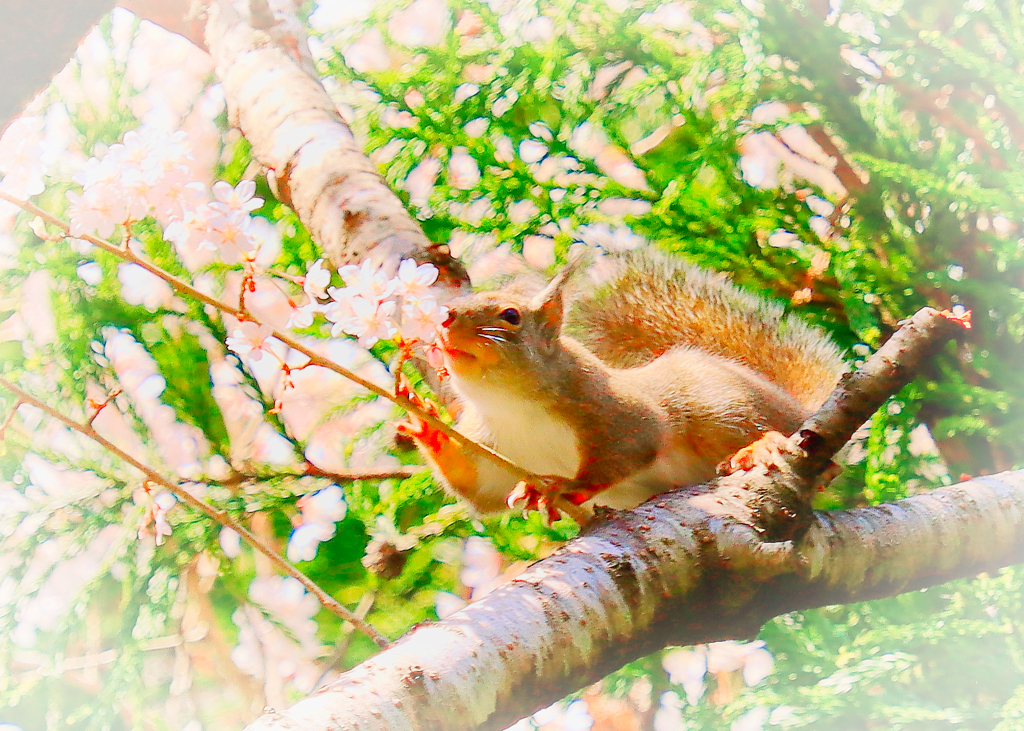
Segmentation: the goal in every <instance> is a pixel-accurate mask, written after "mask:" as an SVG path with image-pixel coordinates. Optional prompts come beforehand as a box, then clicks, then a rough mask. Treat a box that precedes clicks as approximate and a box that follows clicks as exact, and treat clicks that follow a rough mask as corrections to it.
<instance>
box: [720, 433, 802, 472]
mask: <svg viewBox="0 0 1024 731" xmlns="http://www.w3.org/2000/svg"><path fill="white" fill-rule="evenodd" d="M802 452H803V450H801V449H800V448H799V447H798V446H796V445H795V444H793V442H792V441H791V440H790V438H789V437H787V436H786V435H785V434H782V433H780V432H777V431H769V432H765V433H764V434H763V435H762V436H761V438H760V439H758V440H757V441H756V442H754V443H753V444H748V445H747V446H746V447H744V448H743V449H741V450H739V451H738V452H736V454H734V455H732V456H731V457H729V458H728V459H726V460H725V461H723V462H721V463H720V464H719V465H718V474H719V475H722V476H725V475H731V474H733V473H735V472H742V471H744V470H749V469H753V468H754V467H756V466H757V465H761V466H763V467H764V468H765V469H766V470H768V471H769V472H770V471H772V470H779V471H781V470H785V469H787V468H788V460H787V456H796V455H800V454H802Z"/></svg>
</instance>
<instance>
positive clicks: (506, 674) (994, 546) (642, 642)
mask: <svg viewBox="0 0 1024 731" xmlns="http://www.w3.org/2000/svg"><path fill="white" fill-rule="evenodd" d="M956 329H957V325H956V321H955V320H953V319H950V318H949V317H948V316H946V315H943V314H941V313H938V312H936V311H934V310H924V311H922V312H921V313H919V314H918V315H917V316H915V318H914V319H913V320H911V321H909V322H908V323H907V325H906V327H905V328H904V330H903V331H901V332H900V333H899V334H898V335H897V336H894V338H893V339H892V340H891V342H890V343H889V344H887V346H886V347H883V348H882V349H881V350H880V351H879V352H878V353H876V354H875V355H874V356H872V357H871V358H870V359H869V360H868V362H867V363H866V364H865V366H864V368H863V369H862V373H863V375H860V376H850V377H848V378H846V379H844V382H843V383H842V384H841V385H840V388H839V389H838V390H837V393H836V394H834V395H833V398H832V399H830V401H829V402H828V404H826V406H825V407H824V408H823V409H822V411H821V412H819V414H817V415H815V417H812V419H810V420H808V422H807V424H805V425H804V429H803V430H802V431H801V432H799V433H798V434H797V435H796V436H795V437H794V439H793V440H792V443H791V446H793V447H798V446H799V445H800V442H801V441H803V442H808V450H807V452H806V453H805V452H804V451H803V450H801V449H792V450H790V452H784V453H783V454H781V455H780V457H781V460H780V461H779V464H778V467H776V468H768V467H767V466H762V465H758V466H755V467H754V468H753V469H750V470H747V471H746V472H741V473H737V474H733V475H729V476H727V477H722V478H719V479H717V480H714V481H712V482H711V483H708V484H707V485H703V486H699V487H695V488H689V489H683V490H679V491H676V492H673V493H669V494H666V495H660V496H657V497H655V498H652V499H651V500H650V501H648V502H647V503H645V504H643V505H641V506H640V507H639V508H637V509H636V510H635V511H632V512H628V513H610V514H609V515H608V516H606V518H607V519H606V520H602V521H597V522H596V523H595V524H594V525H592V526H591V527H590V528H588V529H587V530H586V531H585V532H584V534H583V535H581V536H580V537H579V538H577V539H576V540H574V541H572V542H570V543H568V544H567V545H566V546H565V547H563V548H562V549H561V550H559V551H558V552H556V553H555V554H554V555H553V556H551V557H550V558H548V559H545V560H543V561H540V562H538V563H537V564H535V565H534V566H533V567H532V568H531V569H529V570H528V571H527V572H526V573H524V574H522V575H521V576H520V577H518V578H517V579H515V580H513V581H512V582H511V583H509V584H508V585H506V586H505V587H502V588H501V589H499V590H497V591H495V592H493V593H491V594H489V595H487V596H486V597H484V598H483V599H482V600H480V601H479V602H477V603H475V604H472V605H470V606H469V607H467V608H466V609H464V610H463V611H461V612H459V613H457V614H455V615H453V616H452V617H449V618H448V619H446V620H444V621H442V622H438V623H436V624H433V625H429V626H425V627H420V628H418V629H416V630H414V631H413V632H411V633H409V634H408V635H407V636H406V637H405V638H403V639H402V640H400V641H398V642H397V643H396V644H395V645H394V646H392V647H391V648H389V649H388V650H386V651H384V652H383V653H381V654H380V655H378V656H377V657H375V658H373V659H372V660H369V661H367V662H365V663H363V664H362V665H360V666H359V667H357V668H355V669H353V670H351V671H349V672H348V673H346V674H345V675H344V676H342V678H340V679H339V680H338V681H337V682H336V683H334V684H332V685H331V686H329V687H327V688H325V689H324V690H322V691H320V692H319V693H317V694H315V695H313V696H310V697H308V698H306V699H304V700H302V701H300V702H299V703H297V704H296V705H295V706H293V707H292V708H291V709H289V710H288V711H286V712H284V713H270V714H267V715H265V716H263V717H262V718H261V719H259V720H258V721H257V722H256V723H254V724H253V725H252V726H250V731H256V730H260V731H264V730H266V731H269V730H270V729H275V730H278V731H279V730H281V729H298V728H301V729H304V730H308V731H317V730H320V729H323V730H325V731H326V730H327V729H360V730H362V729H389V731H396V730H399V729H417V730H421V729H431V730H433V729H453V730H454V729H459V730H460V731H462V730H464V729H475V728H481V729H501V728H504V727H506V726H508V725H509V724H511V723H513V722H514V721H516V720H517V719H519V718H522V717H523V716H525V715H527V714H529V713H532V712H533V711H535V710H537V709H539V708H542V707H544V706H546V705H548V704H550V703H551V702H553V701H555V700H557V699H559V698H562V697H564V696H565V695H566V694H568V693H570V692H573V691H575V690H578V689H579V688H580V687H582V686H584V685H586V684H587V683H589V682H592V681H594V680H597V679H599V678H601V677H603V676H605V675H607V674H608V673H609V672H611V671H613V670H615V669H617V668H619V667H621V666H622V665H623V664H625V663H627V662H630V661H632V660H635V659H636V658H638V657H642V656H644V655H646V654H649V653H650V652H653V651H655V650H657V649H659V648H661V647H664V646H665V645H667V644H693V643H696V642H707V641H712V640H720V639H725V638H732V639H735V638H739V637H749V636H753V635H754V634H756V632H757V631H758V629H759V628H760V627H761V626H762V624H763V623H764V622H765V621H767V620H768V619H770V618H771V617H774V616H776V615H778V614H779V613H782V612H786V611H790V610H793V609H798V608H809V607H816V606H821V605H823V604H830V603H835V602H849V601H856V600H859V599H869V598H874V597H878V596H886V595H891V594H896V593H899V592H902V591H907V590H910V589H914V588H918V587H921V586H929V585H932V584H936V583H940V582H943V581H947V580H949V579H952V578H956V577H959V576H968V575H971V574H973V573H976V572H978V571H980V570H987V569H992V568H996V567H999V566H1004V565H1007V564H1009V563H1013V562H1015V561H1018V560H1020V559H1021V558H1022V557H1024V535H1022V534H1021V530H1020V529H1021V528H1022V527H1024V525H1022V524H1024V472H1020V473H1008V474H1005V475H1002V476H998V477H990V478H984V479H982V480H978V481H974V482H970V483H964V484H961V485H956V486H953V487H950V488H945V489H942V490H937V491H935V492H933V493H930V494H927V495H921V496H917V497H913V498H910V499H907V500H903V501H900V502H898V503H895V504H891V505H883V506H879V507H873V508H866V509H862V510H853V511H847V512H840V513H829V514H812V513H810V511H809V509H808V508H807V504H806V503H807V496H808V494H809V493H810V490H809V488H808V485H809V484H810V480H809V479H808V478H809V477H812V476H813V475H812V474H811V471H810V469H809V466H810V465H819V466H820V465H821V464H822V462H823V456H824V460H825V461H827V459H828V458H829V457H830V456H831V453H826V452H827V450H826V449H825V448H826V447H828V448H831V445H833V444H841V443H842V441H843V440H845V439H846V438H847V437H848V436H849V433H850V432H852V429H853V428H854V427H855V426H856V424H859V423H860V421H858V420H861V421H862V420H863V417H864V412H865V410H867V409H869V408H870V409H871V410H873V409H874V408H876V407H877V405H878V404H879V403H881V401H883V400H884V399H885V398H886V397H887V396H888V395H890V394H891V393H892V392H893V391H895V390H896V389H898V388H899V387H901V386H902V385H903V384H904V383H905V382H906V380H907V379H908V378H909V377H910V375H912V372H913V371H912V367H913V366H916V365H917V364H919V363H920V362H921V361H922V360H923V359H924V358H925V357H927V355H928V353H930V352H932V351H934V349H935V348H936V347H937V346H938V345H939V344H941V342H942V341H943V340H944V339H945V337H946V336H948V334H949V333H950V332H951V331H953V330H956ZM871 404H873V405H871ZM847 411H849V412H850V413H851V414H852V416H851V417H850V418H845V417H841V416H840V414H841V413H845V412H847ZM867 413H870V411H868V412H867ZM854 422H856V424H855V423H854ZM844 434H845V436H843V435H844Z"/></svg>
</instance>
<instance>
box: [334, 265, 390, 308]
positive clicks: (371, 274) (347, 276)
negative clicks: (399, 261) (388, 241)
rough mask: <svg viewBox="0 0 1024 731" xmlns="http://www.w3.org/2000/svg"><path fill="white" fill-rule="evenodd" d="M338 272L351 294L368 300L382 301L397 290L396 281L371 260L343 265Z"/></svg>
mask: <svg viewBox="0 0 1024 731" xmlns="http://www.w3.org/2000/svg"><path fill="white" fill-rule="evenodd" d="M338 273H339V274H341V278H342V279H344V280H345V284H346V289H347V290H348V291H349V294H350V295H360V296H362V297H365V298H366V299H368V300H373V301H376V302H382V301H383V300H385V299H386V298H387V297H390V296H391V294H392V293H393V292H394V291H395V282H394V281H393V280H392V279H390V278H388V275H387V274H385V273H384V271H383V270H381V269H379V268H378V267H377V266H376V265H375V264H374V263H373V262H371V261H369V260H367V261H364V262H363V264H362V266H356V265H354V264H349V265H347V266H343V267H342V268H341V269H339V270H338Z"/></svg>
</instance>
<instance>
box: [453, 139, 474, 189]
mask: <svg viewBox="0 0 1024 731" xmlns="http://www.w3.org/2000/svg"><path fill="white" fill-rule="evenodd" d="M448 182H449V183H451V185H452V187H454V188H458V189H459V190H472V189H473V188H475V187H476V186H477V185H478V184H479V183H480V166H479V165H477V164H476V160H474V159H473V156H472V155H470V154H469V151H468V150H466V148H465V147H456V148H454V149H453V150H452V157H451V160H450V161H449V162H448Z"/></svg>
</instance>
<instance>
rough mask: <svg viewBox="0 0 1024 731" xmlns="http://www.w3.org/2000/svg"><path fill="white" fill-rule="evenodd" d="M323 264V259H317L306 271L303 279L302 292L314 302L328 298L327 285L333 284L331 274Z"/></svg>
mask: <svg viewBox="0 0 1024 731" xmlns="http://www.w3.org/2000/svg"><path fill="white" fill-rule="evenodd" d="M323 264H324V260H323V259H317V260H316V261H315V262H313V263H312V264H311V265H310V267H309V269H307V270H306V276H305V277H304V278H303V282H302V291H303V292H305V293H306V296H307V297H309V299H310V301H313V302H315V301H316V300H322V299H324V298H326V297H327V285H328V284H330V283H331V273H330V272H329V271H328V270H326V269H324V266H323Z"/></svg>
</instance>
